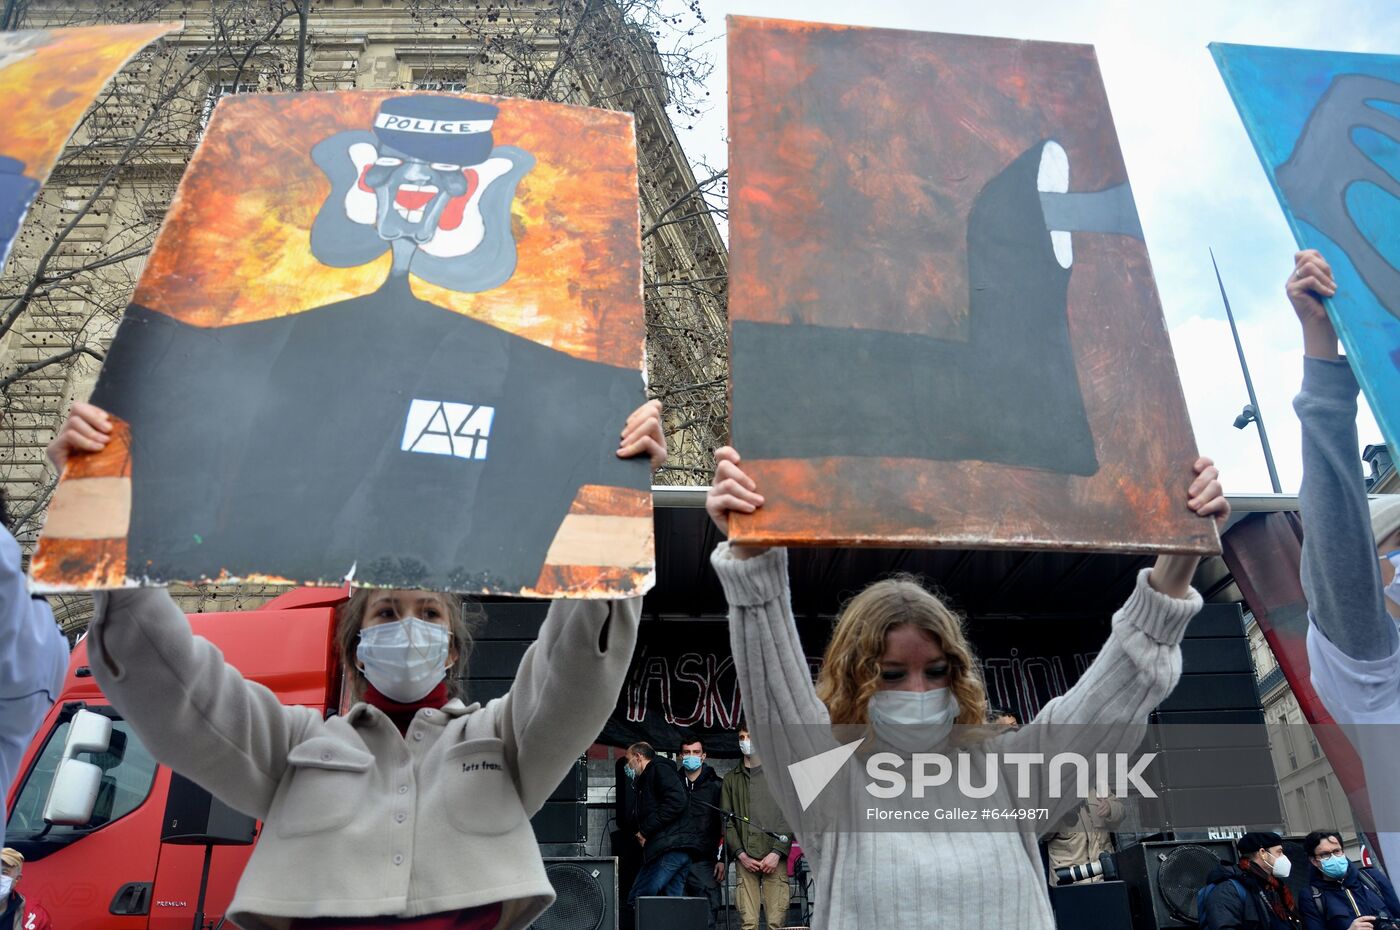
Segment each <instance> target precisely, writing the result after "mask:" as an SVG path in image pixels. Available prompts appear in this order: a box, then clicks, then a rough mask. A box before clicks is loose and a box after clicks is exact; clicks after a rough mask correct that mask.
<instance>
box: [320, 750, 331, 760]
mask: <svg viewBox="0 0 1400 930" xmlns="http://www.w3.org/2000/svg"><path fill="white" fill-rule="evenodd" d="M321 761H322V762H329V761H331V754H330V753H328V752H323V753H321Z"/></svg>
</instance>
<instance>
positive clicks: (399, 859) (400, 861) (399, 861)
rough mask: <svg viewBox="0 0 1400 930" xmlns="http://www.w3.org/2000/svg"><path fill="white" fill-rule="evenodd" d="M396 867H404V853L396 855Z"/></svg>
mask: <svg viewBox="0 0 1400 930" xmlns="http://www.w3.org/2000/svg"><path fill="white" fill-rule="evenodd" d="M394 865H403V853H394Z"/></svg>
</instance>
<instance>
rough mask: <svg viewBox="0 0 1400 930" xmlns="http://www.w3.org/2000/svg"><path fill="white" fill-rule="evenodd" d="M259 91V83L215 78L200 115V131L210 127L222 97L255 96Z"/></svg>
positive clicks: (205, 96) (210, 85)
mask: <svg viewBox="0 0 1400 930" xmlns="http://www.w3.org/2000/svg"><path fill="white" fill-rule="evenodd" d="M257 91H258V82H257V81H234V80H233V79H231V78H230V79H229V80H224V79H223V78H215V79H214V80H212V81H210V82H209V93H207V94H205V95H204V109H202V110H201V111H200V113H199V129H200V131H201V132H203V131H204V130H205V129H206V128H207V127H208V126H209V117H211V116H213V115H214V105H215V104H217V103H218V102H219V100H220V98H222V97H228V96H231V95H233V94H255V93H257Z"/></svg>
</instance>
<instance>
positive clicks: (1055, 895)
mask: <svg viewBox="0 0 1400 930" xmlns="http://www.w3.org/2000/svg"><path fill="white" fill-rule="evenodd" d="M1050 907H1051V908H1053V909H1054V911H1055V925H1056V926H1057V927H1065V928H1073V930H1126V928H1127V927H1129V926H1131V920H1132V910H1131V909H1130V908H1129V906H1128V885H1127V883H1125V882H1083V883H1081V884H1078V885H1056V886H1052V887H1051V889H1050Z"/></svg>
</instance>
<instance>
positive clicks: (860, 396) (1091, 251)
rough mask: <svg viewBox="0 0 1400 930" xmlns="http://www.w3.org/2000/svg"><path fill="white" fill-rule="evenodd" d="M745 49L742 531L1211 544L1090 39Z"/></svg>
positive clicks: (825, 41) (1115, 545)
mask: <svg viewBox="0 0 1400 930" xmlns="http://www.w3.org/2000/svg"><path fill="white" fill-rule="evenodd" d="M729 42H730V55H729V61H730V73H731V83H730V89H731V90H730V107H731V116H730V126H731V147H730V171H731V179H732V181H733V184H734V188H733V192H732V193H733V203H732V204H731V210H732V212H731V217H730V218H731V227H730V229H731V247H732V257H731V281H730V319H731V326H732V331H731V332H732V342H731V360H732V393H731V404H732V441H733V445H734V446H735V448H736V449H737V450H738V451H739V453H740V454H741V455H742V456H743V461H744V467H745V469H746V470H747V471H749V473H750V474H752V475H753V476H754V477H755V479H756V480H757V481H758V484H759V487H760V489H761V490H762V492H763V494H764V495H765V498H766V503H765V505H764V506H763V508H762V509H761V510H760V511H759V512H758V513H757V514H755V515H754V516H752V517H738V518H736V520H737V523H736V526H735V535H736V538H738V539H740V540H742V541H749V542H755V543H760V542H761V543H783V544H821V545H829V544H832V543H845V544H870V545H910V544H916V545H917V544H927V545H944V544H947V545H967V546H1014V547H1041V546H1046V547H1080V548H1094V549H1110V550H1111V549H1130V550H1139V551H1158V550H1170V551H1198V552H1200V551H1212V550H1213V549H1215V547H1216V545H1217V542H1216V539H1215V535H1214V533H1213V531H1212V530H1211V529H1210V528H1209V527H1203V526H1201V525H1200V523H1201V521H1198V520H1194V519H1193V518H1192V515H1191V514H1190V512H1189V511H1188V510H1187V509H1186V507H1185V506H1184V504H1182V503H1181V502H1180V500H1179V496H1180V490H1181V489H1182V488H1184V487H1185V486H1186V485H1187V484H1189V482H1190V478H1191V474H1192V473H1191V465H1192V463H1193V462H1194V460H1195V458H1196V455H1195V449H1194V442H1193V440H1192V437H1191V431H1190V424H1189V421H1188V420H1187V416H1186V408H1185V403H1184V401H1183V399H1182V395H1181V389H1180V386H1179V384H1178V382H1177V379H1176V371H1175V365H1174V362H1173V359H1172V355H1171V347H1170V342H1169V341H1168V338H1167V334H1166V328H1165V325H1164V323H1163V320H1162V314H1161V308H1160V303H1159V301H1158V298H1157V294H1156V288H1155V286H1154V284H1153V280H1152V274H1151V268H1150V265H1149V263H1148V259H1147V253H1146V248H1145V245H1144V243H1143V237H1142V230H1141V227H1140V224H1139V222H1138V217H1137V212H1136V208H1135V207H1134V204H1133V199H1132V193H1131V190H1130V188H1129V185H1128V180H1127V175H1126V171H1125V169H1124V167H1123V163H1122V157H1121V154H1120V152H1119V150H1118V144H1117V139H1116V137H1115V134H1114V131H1113V124H1112V120H1111V118H1110V115H1109V111H1108V105H1107V101H1106V100H1105V98H1104V94H1103V87H1102V83H1101V80H1100V78H1099V73H1098V66H1097V63H1096V61H1095V58H1094V53H1093V49H1092V48H1091V47H1088V46H1073V45H1058V44H1049V43H1029V42H1017V41H1010V40H1001V39H987V38H980V37H966V36H950V35H938V34H932V33H917V32H904V31H894V30H879V29H855V28H848V27H837V26H830V27H828V26H817V25H814V24H810V23H793V22H783V21H776V20H755V19H743V18H734V19H731V21H730V31H729ZM775 100H781V101H784V103H783V105H782V106H774V105H771V101H775Z"/></svg>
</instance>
